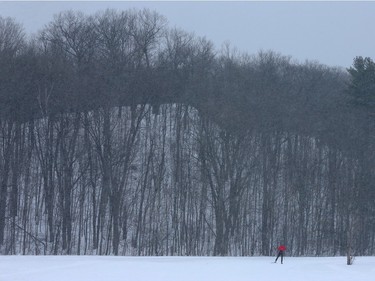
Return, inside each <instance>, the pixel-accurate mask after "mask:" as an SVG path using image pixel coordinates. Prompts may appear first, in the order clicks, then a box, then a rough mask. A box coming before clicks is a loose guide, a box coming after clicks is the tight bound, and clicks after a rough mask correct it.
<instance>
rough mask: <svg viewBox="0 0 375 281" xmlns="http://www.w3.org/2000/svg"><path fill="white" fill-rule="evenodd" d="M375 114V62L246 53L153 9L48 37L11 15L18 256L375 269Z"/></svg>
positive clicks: (11, 169)
mask: <svg viewBox="0 0 375 281" xmlns="http://www.w3.org/2000/svg"><path fill="white" fill-rule="evenodd" d="M207 36H208V37H209V34H207ZM359 55H360V54H359ZM374 99H375V64H374V62H373V61H372V59H371V58H363V57H360V56H359V57H356V58H354V60H353V66H351V67H350V68H349V69H348V70H343V69H337V68H332V67H329V66H325V65H321V64H318V63H310V62H306V63H297V62H295V61H293V60H292V58H290V57H285V56H282V55H280V54H278V53H275V52H273V51H267V52H259V53H258V54H256V55H248V54H243V53H238V52H236V50H235V48H232V47H231V46H230V45H229V44H226V45H223V46H222V47H221V49H220V48H217V46H213V44H212V43H211V42H210V41H209V39H207V38H200V37H196V36H195V35H194V34H191V33H188V32H186V31H183V30H178V29H172V28H170V27H168V25H167V19H165V18H164V17H163V16H162V15H160V14H158V13H156V12H153V11H149V10H140V11H138V10H128V11H123V12H121V11H115V10H106V11H102V12H99V13H97V14H95V15H86V14H83V13H81V12H74V11H67V12H62V13H60V14H59V15H56V17H55V18H54V20H53V21H52V22H50V23H48V24H47V25H46V27H45V28H44V29H43V30H41V31H40V33H38V34H37V35H35V36H34V37H33V38H32V39H27V37H26V35H25V34H24V32H23V30H22V27H21V26H20V25H19V24H18V23H17V22H16V21H15V20H13V19H9V18H1V17H0V109H1V110H0V254H74V255H83V254H85V255H89V254H100V255H218V256H220V255H221V256H223V255H233V256H245V255H273V254H274V251H275V247H276V246H277V244H278V243H284V244H286V245H287V246H288V254H289V255H319V256H320V255H345V254H346V253H347V251H348V249H350V251H351V253H352V254H354V255H374V254H375V204H374V202H375V147H374V144H375V136H374V132H375V130H374V129H375V128H374V124H375V121H374V120H375V111H374V109H375V104H374V102H375V100H374Z"/></svg>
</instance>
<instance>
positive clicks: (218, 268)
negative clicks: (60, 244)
mask: <svg viewBox="0 0 375 281" xmlns="http://www.w3.org/2000/svg"><path fill="white" fill-rule="evenodd" d="M273 261H274V257H104V256H0V280H1V281H50V280H54V281H63V280H64V281H67V280H68V281H104V280H108V281H120V280H121V281H124V280H130V281H207V280H212V281H229V280H233V281H242V280H247V281H249V280H257V281H262V280H263V281H273V280H277V281H284V280H285V281H295V280H298V281H300V280H303V281H310V280H311V281H317V280H319V281H325V280H326V281H349V280H350V281H353V280H360V281H367V280H374V278H375V267H374V264H375V257H357V258H356V259H355V261H354V265H351V266H348V265H346V258H345V257H324V258H322V257H319V258H317V257H286V258H285V259H284V264H280V260H279V261H278V263H277V264H275V263H273Z"/></svg>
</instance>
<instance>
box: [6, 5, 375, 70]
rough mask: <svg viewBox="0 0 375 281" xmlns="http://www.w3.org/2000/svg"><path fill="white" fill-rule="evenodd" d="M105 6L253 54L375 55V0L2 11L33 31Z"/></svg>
mask: <svg viewBox="0 0 375 281" xmlns="http://www.w3.org/2000/svg"><path fill="white" fill-rule="evenodd" d="M106 8H115V9H119V10H126V9H129V8H140V9H141V8H149V9H151V10H155V11H157V12H158V13H160V14H162V15H164V16H165V17H166V18H167V19H168V22H169V26H170V27H178V28H181V29H183V30H185V31H188V32H194V33H195V34H196V35H198V36H205V37H206V38H207V39H210V40H211V41H213V42H214V44H215V47H216V48H217V49H219V48H220V46H221V45H222V43H224V42H226V41H229V42H230V43H231V45H232V46H233V47H237V48H238V49H239V50H240V51H244V52H247V53H249V54H255V53H257V52H258V51H259V50H273V51H275V52H278V53H281V54H282V55H287V56H292V58H294V59H296V60H298V61H299V62H304V61H305V60H310V61H318V62H320V63H323V64H326V65H329V66H341V67H349V66H351V65H352V62H353V58H354V57H355V56H359V55H360V56H368V57H371V58H373V59H375V32H374V31H375V2H355V1H353V2H321V1H320V2H280V1H277V2H253V1H241V2H231V1H228V2H213V1H212V2H211V1H207V2H200V1H192V2H181V1H174V2H170V1H164V2H157V1H151V2H140V1H127V2H125V1H117V2H108V1H103V2H97V1H95V2H94V1H82V2H77V1H69V2H68V1H66V2H63V1H57V2H56V1H54V2H52V1H51V2H49V1H22V2H17V1H0V15H1V16H2V17H12V18H15V19H16V20H17V21H18V22H20V23H22V24H23V26H24V28H25V30H26V31H27V32H28V33H34V32H37V31H38V30H40V29H41V28H43V26H44V25H45V24H47V23H48V22H50V21H51V20H52V19H53V15H54V14H57V13H58V12H60V11H64V10H69V9H73V10H80V11H83V12H85V13H87V14H93V13H95V12H97V11H99V10H104V9H106Z"/></svg>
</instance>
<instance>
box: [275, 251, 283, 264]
mask: <svg viewBox="0 0 375 281" xmlns="http://www.w3.org/2000/svg"><path fill="white" fill-rule="evenodd" d="M279 257H281V263H283V258H284V252H283V251H279V253H278V254H277V257H276V260H275V262H277V260H278V259H279Z"/></svg>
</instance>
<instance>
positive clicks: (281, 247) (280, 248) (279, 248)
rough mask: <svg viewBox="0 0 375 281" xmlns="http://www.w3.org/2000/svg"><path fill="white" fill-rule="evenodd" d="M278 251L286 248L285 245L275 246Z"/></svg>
mask: <svg viewBox="0 0 375 281" xmlns="http://www.w3.org/2000/svg"><path fill="white" fill-rule="evenodd" d="M277 249H278V250H279V251H285V250H286V247H285V246H284V245H280V246H279V247H278V248H277Z"/></svg>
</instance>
